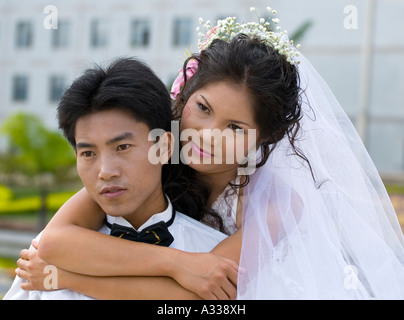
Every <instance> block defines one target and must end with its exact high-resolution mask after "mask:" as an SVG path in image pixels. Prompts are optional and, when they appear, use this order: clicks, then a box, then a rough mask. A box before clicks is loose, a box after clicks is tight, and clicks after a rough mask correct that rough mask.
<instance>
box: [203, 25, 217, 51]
mask: <svg viewBox="0 0 404 320" xmlns="http://www.w3.org/2000/svg"><path fill="white" fill-rule="evenodd" d="M216 31H220V28H219V27H214V28H213V29H212V30H210V32H209V34H208V35H207V36H206V40H205V42H204V43H203V44H202V47H201V50H204V49H205V46H206V44H207V43H208V42H209V40H210V38H212V36H214V34H215V33H216Z"/></svg>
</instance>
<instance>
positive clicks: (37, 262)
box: [15, 240, 61, 291]
mask: <svg viewBox="0 0 404 320" xmlns="http://www.w3.org/2000/svg"><path fill="white" fill-rule="evenodd" d="M32 245H33V247H34V249H30V250H28V249H24V250H21V252H20V259H18V261H17V265H18V268H17V269H16V270H15V273H16V274H17V276H19V277H20V278H22V279H24V280H26V281H25V282H23V283H22V284H21V289H24V290H40V291H52V290H57V289H59V288H58V286H57V282H58V274H59V272H60V271H61V270H60V269H57V268H56V267H55V266H51V265H49V264H48V263H47V262H46V261H45V260H42V259H41V258H40V257H39V254H38V250H37V249H38V244H37V242H36V241H35V240H33V241H32Z"/></svg>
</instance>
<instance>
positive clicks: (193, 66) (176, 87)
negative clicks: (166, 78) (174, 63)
mask: <svg viewBox="0 0 404 320" xmlns="http://www.w3.org/2000/svg"><path fill="white" fill-rule="evenodd" d="M197 70H198V61H197V60H195V59H192V60H190V61H189V62H188V64H187V69H186V75H187V80H189V79H190V78H191V77H192V76H193V75H194V74H195V73H196V71H197ZM184 82H185V80H184V73H183V71H182V69H181V70H180V73H179V75H178V77H177V79H175V81H174V83H173V85H172V87H171V98H172V99H176V98H177V96H178V95H179V93H180V92H181V88H182V87H183V86H184Z"/></svg>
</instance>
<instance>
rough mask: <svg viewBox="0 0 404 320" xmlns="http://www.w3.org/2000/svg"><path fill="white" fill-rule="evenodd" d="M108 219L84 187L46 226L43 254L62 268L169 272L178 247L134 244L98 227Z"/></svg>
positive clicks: (149, 273) (90, 271) (148, 273)
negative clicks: (105, 232) (101, 231)
mask: <svg viewBox="0 0 404 320" xmlns="http://www.w3.org/2000/svg"><path fill="white" fill-rule="evenodd" d="M104 219H105V213H104V212H103V211H102V210H101V208H100V207H99V206H98V205H97V203H96V202H94V201H93V200H92V199H91V198H90V196H89V195H88V193H87V191H86V190H85V189H82V190H80V191H79V192H78V193H77V194H75V195H74V196H73V197H72V198H70V199H69V200H68V201H67V202H66V203H65V204H64V205H63V206H62V207H61V208H60V209H59V211H58V212H57V213H56V214H55V216H54V217H53V218H52V219H51V221H50V222H49V224H48V225H47V226H46V228H45V230H44V231H43V234H42V236H41V240H40V242H39V248H38V251H39V256H40V257H41V258H42V259H43V260H45V261H48V262H49V263H50V264H53V265H56V266H58V267H60V268H62V269H65V270H68V271H72V272H77V273H81V274H87V275H94V276H114V275H144V276H153V275H160V276H166V275H169V270H167V266H169V265H170V260H171V258H172V255H173V252H174V250H175V249H171V248H162V247H159V246H149V245H146V244H143V243H136V244H134V243H132V242H129V241H122V239H118V238H115V237H111V236H109V235H106V234H103V233H100V232H98V231H96V230H98V229H99V228H100V227H101V226H102V224H103V222H104ZM117 261H119V262H120V263H116V262H117Z"/></svg>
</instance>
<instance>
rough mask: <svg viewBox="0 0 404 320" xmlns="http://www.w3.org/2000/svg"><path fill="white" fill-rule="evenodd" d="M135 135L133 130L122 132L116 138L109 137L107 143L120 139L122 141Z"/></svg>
mask: <svg viewBox="0 0 404 320" xmlns="http://www.w3.org/2000/svg"><path fill="white" fill-rule="evenodd" d="M133 137H134V135H133V133H132V132H125V133H122V134H120V135H119V136H116V137H115V138H112V139H109V140H108V141H107V145H108V144H113V143H116V142H119V141H122V140H125V139H132V138H133Z"/></svg>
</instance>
